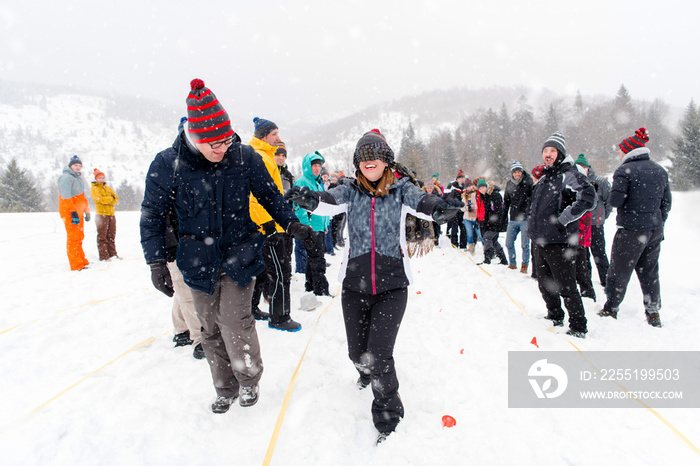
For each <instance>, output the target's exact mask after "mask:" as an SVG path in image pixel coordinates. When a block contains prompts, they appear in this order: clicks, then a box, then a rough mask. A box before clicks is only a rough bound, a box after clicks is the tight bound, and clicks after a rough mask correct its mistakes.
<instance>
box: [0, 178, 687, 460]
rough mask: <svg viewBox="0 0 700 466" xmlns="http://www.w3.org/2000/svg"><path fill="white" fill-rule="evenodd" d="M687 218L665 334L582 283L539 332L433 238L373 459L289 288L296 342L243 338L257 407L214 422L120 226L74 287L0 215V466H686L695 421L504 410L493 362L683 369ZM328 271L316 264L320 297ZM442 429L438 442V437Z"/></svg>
mask: <svg viewBox="0 0 700 466" xmlns="http://www.w3.org/2000/svg"><path fill="white" fill-rule="evenodd" d="M698 205H700V193H698V192H695V193H674V204H673V210H672V211H671V214H670V217H669V221H668V223H667V229H666V241H664V243H663V244H662V252H661V279H662V297H663V307H662V310H661V319H662V322H663V324H664V327H663V328H661V329H656V328H652V327H650V326H649V325H647V324H646V321H645V319H644V312H643V308H642V297H641V292H640V290H639V284H638V282H637V279H636V278H633V279H632V281H631V283H630V287H629V291H628V294H627V297H626V299H625V301H624V303H623V304H622V306H621V311H620V316H619V319H618V320H612V319H610V318H608V319H605V320H603V319H601V318H599V317H598V316H597V315H596V312H597V311H598V310H599V309H600V308H601V307H602V302H601V301H602V298H603V296H604V293H603V289H602V287H601V286H600V284H599V283H598V281H597V278H594V284H595V286H596V293H597V294H598V298H599V301H598V303H593V302H592V301H591V300H588V299H584V305H585V307H586V313H587V316H588V319H589V323H588V326H589V333H588V338H587V339H586V340H580V339H576V338H571V337H568V336H566V335H565V334H563V332H564V331H566V329H567V327H564V328H563V329H561V328H560V329H557V330H556V333H555V332H554V331H553V330H552V328H551V327H550V326H549V325H548V321H546V320H544V319H543V317H544V315H545V308H544V302H543V301H542V299H541V297H540V294H539V291H538V289H537V286H536V282H535V281H534V280H532V279H531V278H530V277H529V276H525V275H523V274H520V273H519V272H518V271H513V270H508V269H507V268H505V267H503V266H500V265H489V266H484V267H483V268H481V267H478V266H476V265H475V262H477V261H479V259H480V256H481V249H480V247H479V248H477V255H476V256H475V257H474V259H472V258H471V257H469V256H468V255H466V254H464V253H463V252H462V251H459V250H456V249H453V248H452V247H451V246H450V245H449V240H448V239H447V238H446V237H444V236H443V237H442V238H441V247H440V248H439V249H436V250H435V251H434V252H433V253H431V254H429V255H428V256H426V257H423V258H419V259H414V260H412V270H413V275H414V278H415V283H414V285H413V286H412V287H411V288H410V292H409V296H410V297H409V304H408V309H407V311H406V316H405V318H404V322H403V325H402V327H401V331H400V332H399V337H398V343H397V347H396V352H395V359H396V367H397V371H398V376H399V381H400V383H401V389H400V392H401V397H402V399H403V402H404V405H405V409H406V417H405V418H404V420H403V421H402V422H401V424H399V427H398V430H397V432H396V433H395V434H394V435H392V436H391V437H390V438H389V439H388V440H387V441H386V442H384V443H383V444H381V445H379V446H375V444H374V440H375V436H376V432H375V430H374V427H373V425H372V422H371V416H370V403H371V400H372V394H371V391H370V390H364V391H359V390H358V389H357V388H356V386H355V380H356V379H357V373H356V371H355V369H354V367H353V365H352V364H351V362H350V361H349V359H348V357H347V353H346V348H345V334H344V328H343V322H342V313H341V309H340V297H337V298H335V299H331V298H324V299H323V304H322V306H321V307H319V308H317V309H316V310H314V311H311V312H302V311H299V310H297V308H298V304H299V298H300V297H301V296H302V294H303V278H302V276H301V275H295V279H294V281H293V285H292V286H293V288H292V317H293V318H294V319H295V320H298V321H300V322H301V323H302V324H303V329H302V330H301V331H300V332H297V333H284V332H279V331H276V330H271V329H269V328H267V324H266V323H263V322H258V334H259V337H260V340H261V345H262V355H263V361H264V364H265V373H264V375H263V378H262V381H261V384H260V389H261V395H260V401H259V402H258V404H257V405H255V406H253V407H250V408H241V407H240V406H238V405H237V404H236V405H234V406H233V407H232V408H231V410H230V411H229V412H228V413H226V414H223V415H215V414H212V413H211V410H210V404H211V402H212V401H213V400H214V397H215V396H214V389H213V386H212V382H211V376H210V373H209V368H208V366H207V363H206V361H203V360H195V359H194V358H193V357H192V347H191V346H188V347H180V348H173V342H172V322H171V319H170V310H171V300H170V299H169V298H167V297H165V296H164V295H162V294H161V293H159V292H158V291H156V290H155V289H154V288H153V286H152V285H151V282H150V274H149V269H148V267H147V266H146V264H145V263H144V260H143V256H142V254H141V247H140V244H139V232H138V220H139V214H138V213H137V212H118V213H117V228H118V231H117V250H118V252H119V255H120V256H121V257H123V260H121V261H114V262H99V261H98V260H97V248H96V245H95V224H94V222H89V223H88V224H87V227H86V239H85V241H84V247H85V251H86V254H87V257H88V259H89V260H90V261H91V262H92V266H91V268H90V269H89V270H86V271H82V272H71V271H69V268H68V261H67V258H66V254H65V230H64V228H63V224H62V223H61V221H60V219H59V217H58V214H57V213H40V214H0V258H2V267H1V268H0V374H1V375H0V463H2V464H6V465H161V464H162V465H175V464H191V465H214V464H232V465H259V464H264V462H265V461H270V462H271V464H275V465H358V464H365V465H441V466H445V465H463V464H480V465H485V464H499V465H500V464H503V465H508V464H518V465H542V464H576V465H607V464H610V465H618V464H634V465H644V464H649V465H662V464H663V465H668V464H674V465H675V464H700V411H699V410H698V409H655V410H650V409H645V408H636V409H624V408H618V409H573V408H571V409H534V408H531V409H512V408H508V388H507V376H508V373H507V362H508V351H516V350H517V351H545V350H560V351H576V350H577V348H578V349H580V350H584V351H585V350H662V351H663V350H692V351H700V338H699V336H700V318H698V304H699V303H700V284H699V283H700V280H698V271H697V269H698V261H697V259H692V258H689V257H688V256H689V255H690V254H693V251H695V246H696V245H698V244H700V216H699V215H698ZM614 216H615V213H613V216H612V217H611V218H610V220H609V221H608V222H607V225H606V228H607V240H608V250H609V248H610V245H611V243H612V237H613V234H614V229H615V225H614ZM504 236H505V235H504V234H502V235H501V243H502V244H503V238H504ZM516 244H519V241H517V242H516ZM518 252H519V251H518ZM339 258H340V255H336V256H334V257H329V258H328V259H329V262H330V263H331V264H332V265H331V267H330V270H329V272H328V276H329V279H330V280H329V281H330V283H331V290H332V292H335V291H336V290H339V288H340V286H339V283H338V282H337V281H336V280H335V278H336V276H337V270H338V268H339V265H340V259H339ZM594 277H597V274H596V272H595V271H594ZM533 337H536V338H537V342H538V345H539V348H538V347H536V346H535V345H533V344H531V341H532V339H533ZM297 368H298V370H297ZM698 389H699V390H700V388H698ZM630 403H633V402H630ZM446 414H448V415H451V416H453V417H454V418H455V419H456V421H457V424H456V426H455V427H452V428H443V426H442V421H441V418H442V416H443V415H446Z"/></svg>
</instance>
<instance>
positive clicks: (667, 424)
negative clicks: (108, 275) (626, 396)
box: [452, 245, 700, 455]
mask: <svg viewBox="0 0 700 466" xmlns="http://www.w3.org/2000/svg"><path fill="white" fill-rule="evenodd" d="M452 247H453V248H455V249H457V250H458V251H459V252H460V254H462V255H463V256H466V257H467V258H468V259H469V260H471V261H472V263H473V264H474V265H476V266H477V267H478V268H479V269H481V271H482V272H484V273H485V274H486V275H488V276H489V277H491V278H493V279H494V280H496V283H497V284H498V286H499V287H500V288H501V289H502V290H503V292H504V293H505V294H506V296H508V298H509V299H510V300H511V301H512V302H513V304H515V305H516V306H517V307H518V309H520V310H521V311H523V312H524V313H525V314H526V315H527V316H528V317H532V314H530V313H529V312H527V311H526V310H525V308H524V307H523V306H522V305H520V303H518V302H517V301H516V300H515V299H513V297H512V296H511V295H510V293H508V290H506V288H505V287H504V286H503V285H502V284H501V282H500V281H498V279H497V278H496V277H494V276H493V275H491V274H490V273H489V272H488V271H487V270H486V269H484V268H483V267H481V266H480V265H477V264H476V261H474V258H472V257H470V256H467V255H466V254H465V253H464V252H463V251H462V250H461V249H459V248H457V247H455V246H454V245H452ZM547 327H548V328H549V330H550V331H551V332H552V333H555V332H554V327H552V326H551V325H547ZM566 341H567V342H568V343H569V344H570V345H571V346H573V347H574V349H576V351H578V353H579V354H580V355H581V357H583V359H585V360H586V361H587V362H588V364H590V365H591V366H592V367H593V368H594V369H595V370H596V371H598V372H600V370H599V369H598V368H597V367H596V366H595V365H594V364H593V363H592V362H591V361H589V360H588V358H586V356H585V355H584V354H583V351H581V349H580V348H579V347H578V346H576V345H575V344H574V343H573V342H572V341H571V340H570V339H568V338H567V340H566ZM615 385H617V386H618V387H620V388H621V389H623V390H624V391H625V392H629V390H628V389H627V388H626V387H624V386H623V385H620V384H619V383H617V382H615ZM633 399H634V401H636V402H637V403H639V404H640V405H642V406H643V407H644V408H646V409H647V410H648V411H649V412H650V413H651V414H653V415H654V416H656V417H657V418H658V419H659V420H660V421H661V422H663V423H664V424H665V425H666V427H668V428H669V429H670V430H671V432H673V433H674V434H676V435H677V436H678V437H679V438H680V439H681V440H682V441H683V442H684V443H685V444H686V445H688V447H690V449H691V450H693V451H694V452H695V453H697V454H698V455H700V448H698V447H697V446H696V445H695V444H694V443H693V442H692V441H690V439H688V437H686V436H685V435H683V433H682V432H681V431H680V430H678V429H677V428H676V427H675V426H674V425H673V424H671V422H670V421H669V420H668V419H666V418H665V417H663V416H662V415H661V414H660V413H659V412H658V411H656V410H655V409H654V408H652V407H651V406H649V405H647V404H646V403H644V402H643V401H641V400H639V399H636V398H633Z"/></svg>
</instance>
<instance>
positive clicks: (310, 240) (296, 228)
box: [287, 222, 317, 251]
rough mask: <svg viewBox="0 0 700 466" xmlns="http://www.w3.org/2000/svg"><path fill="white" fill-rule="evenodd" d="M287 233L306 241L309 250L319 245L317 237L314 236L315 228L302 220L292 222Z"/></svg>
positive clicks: (305, 245)
mask: <svg viewBox="0 0 700 466" xmlns="http://www.w3.org/2000/svg"><path fill="white" fill-rule="evenodd" d="M287 233H289V234H290V235H292V236H293V237H295V238H296V239H298V240H299V241H301V242H302V243H304V247H305V248H306V249H307V250H308V251H312V250H314V249H315V248H316V247H317V246H316V239H315V238H314V230H313V228H311V227H310V226H308V225H304V224H303V223H300V222H292V223H290V224H289V226H288V227H287Z"/></svg>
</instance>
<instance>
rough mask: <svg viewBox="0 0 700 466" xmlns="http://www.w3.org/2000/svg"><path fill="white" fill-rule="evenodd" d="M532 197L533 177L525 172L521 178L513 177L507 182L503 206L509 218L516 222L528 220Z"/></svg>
mask: <svg viewBox="0 0 700 466" xmlns="http://www.w3.org/2000/svg"><path fill="white" fill-rule="evenodd" d="M531 199H532V178H531V177H530V175H528V174H527V173H525V172H523V175H522V176H521V177H520V180H518V181H515V179H514V178H513V177H511V179H510V180H508V183H506V189H505V192H504V193H503V207H504V208H505V210H506V214H508V218H509V219H510V220H512V221H514V222H522V221H523V220H527V217H528V214H529V212H530V200H531Z"/></svg>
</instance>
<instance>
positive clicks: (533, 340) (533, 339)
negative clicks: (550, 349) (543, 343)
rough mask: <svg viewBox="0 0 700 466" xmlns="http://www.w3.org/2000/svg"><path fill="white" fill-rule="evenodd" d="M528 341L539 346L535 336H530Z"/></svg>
mask: <svg viewBox="0 0 700 466" xmlns="http://www.w3.org/2000/svg"><path fill="white" fill-rule="evenodd" d="M530 343H532V344H533V345H535V346H536V347H538V348H539V347H540V345H538V344H537V337H532V340H531V341H530Z"/></svg>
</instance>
